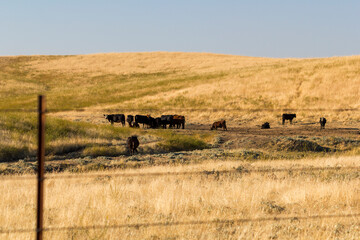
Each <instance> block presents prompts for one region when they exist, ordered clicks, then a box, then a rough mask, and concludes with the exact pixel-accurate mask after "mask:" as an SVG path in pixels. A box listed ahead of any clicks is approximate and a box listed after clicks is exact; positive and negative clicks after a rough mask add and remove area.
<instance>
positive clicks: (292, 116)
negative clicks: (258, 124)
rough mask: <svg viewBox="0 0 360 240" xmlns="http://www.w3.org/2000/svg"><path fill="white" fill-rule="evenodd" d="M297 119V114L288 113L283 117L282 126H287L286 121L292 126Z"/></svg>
mask: <svg viewBox="0 0 360 240" xmlns="http://www.w3.org/2000/svg"><path fill="white" fill-rule="evenodd" d="M294 118H296V114H288V113H284V114H283V115H282V124H283V125H284V124H285V120H289V121H290V124H292V120H293V119H294Z"/></svg>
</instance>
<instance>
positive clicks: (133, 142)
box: [126, 136, 140, 155]
mask: <svg viewBox="0 0 360 240" xmlns="http://www.w3.org/2000/svg"><path fill="white" fill-rule="evenodd" d="M139 144H140V143H139V140H138V138H137V136H131V137H128V139H127V141H126V145H127V147H128V149H129V153H130V155H133V154H134V153H135V152H137V149H136V148H137V147H138V146H139Z"/></svg>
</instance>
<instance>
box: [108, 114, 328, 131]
mask: <svg viewBox="0 0 360 240" xmlns="http://www.w3.org/2000/svg"><path fill="white" fill-rule="evenodd" d="M104 117H105V119H107V120H108V121H109V122H110V123H111V124H114V122H116V123H121V124H122V125H123V127H124V126H125V122H127V123H128V124H129V126H130V127H136V128H139V127H140V124H142V125H143V127H145V125H146V126H147V127H148V128H165V129H166V128H167V126H168V127H169V128H175V127H176V128H182V129H184V128H185V117H184V116H181V115H162V116H161V117H156V118H153V117H151V116H150V115H135V117H134V116H133V115H127V117H126V121H125V115H124V114H104ZM294 118H296V114H293V113H290V114H289V113H284V114H283V115H282V124H283V125H284V124H285V121H286V120H289V122H290V124H292V120H293V119H294ZM325 124H326V118H324V117H321V118H320V128H321V129H324V128H325ZM218 128H222V129H223V130H227V127H226V121H225V120H221V121H217V122H214V123H213V124H212V126H211V128H210V129H211V130H214V129H215V130H217V129H218ZM261 128H262V129H267V128H270V123H268V122H265V123H264V124H262V125H261Z"/></svg>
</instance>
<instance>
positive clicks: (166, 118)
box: [160, 115, 174, 128]
mask: <svg viewBox="0 0 360 240" xmlns="http://www.w3.org/2000/svg"><path fill="white" fill-rule="evenodd" d="M173 118H174V116H173V115H161V118H160V119H161V124H162V126H163V128H166V125H168V124H169V128H170V127H172V122H173Z"/></svg>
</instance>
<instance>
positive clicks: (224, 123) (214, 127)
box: [210, 120, 227, 131]
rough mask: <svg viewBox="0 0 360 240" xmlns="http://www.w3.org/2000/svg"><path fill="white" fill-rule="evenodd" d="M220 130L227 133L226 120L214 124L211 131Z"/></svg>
mask: <svg viewBox="0 0 360 240" xmlns="http://www.w3.org/2000/svg"><path fill="white" fill-rule="evenodd" d="M218 128H222V129H224V130H226V131H227V128H226V121H225V120H221V121H217V122H214V123H213V124H212V126H211V129H210V130H214V129H215V130H217V129H218Z"/></svg>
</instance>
